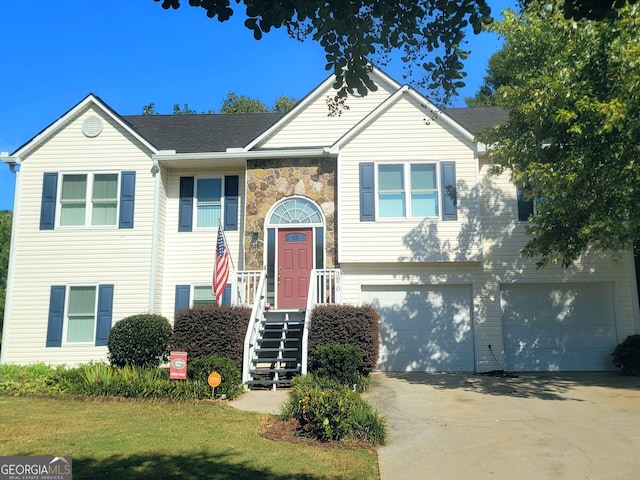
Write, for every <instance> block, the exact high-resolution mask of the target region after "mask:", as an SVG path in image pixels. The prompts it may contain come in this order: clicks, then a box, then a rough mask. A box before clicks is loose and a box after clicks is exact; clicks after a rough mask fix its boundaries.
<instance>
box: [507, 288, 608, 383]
mask: <svg viewBox="0 0 640 480" xmlns="http://www.w3.org/2000/svg"><path fill="white" fill-rule="evenodd" d="M501 290H502V292H501V303H502V312H503V334H504V351H505V357H506V365H507V369H509V370H514V371H557V370H567V371H569V370H573V371H576V370H583V371H598V370H611V369H612V368H613V367H612V364H611V356H610V354H611V352H612V351H613V349H614V348H615V346H616V344H617V343H618V340H617V335H616V328H615V316H614V315H615V313H614V312H615V310H614V304H613V285H611V284H604V283H598V284H517V285H503V286H502V287H501Z"/></svg>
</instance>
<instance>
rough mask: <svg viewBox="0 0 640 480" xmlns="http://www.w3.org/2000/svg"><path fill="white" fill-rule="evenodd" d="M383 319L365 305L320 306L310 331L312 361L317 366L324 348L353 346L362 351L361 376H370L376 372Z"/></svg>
mask: <svg viewBox="0 0 640 480" xmlns="http://www.w3.org/2000/svg"><path fill="white" fill-rule="evenodd" d="M379 319H380V315H379V314H378V312H376V310H375V309H374V308H373V307H371V306H369V305H365V306H362V307H355V306H351V305H318V306H316V307H315V308H314V309H313V312H312V313H311V326H310V327H309V360H310V362H311V363H312V364H313V363H315V361H316V359H315V351H316V348H317V347H319V346H320V345H327V344H331V343H341V344H350V345H354V346H356V347H358V349H359V350H360V351H361V352H362V356H363V360H362V365H361V367H360V369H359V370H360V372H361V373H362V374H363V375H368V374H369V373H371V372H372V371H373V370H375V368H376V364H377V363H378V353H379V342H380V340H379V335H380V326H379V324H378V321H379Z"/></svg>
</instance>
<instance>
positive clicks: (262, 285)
mask: <svg viewBox="0 0 640 480" xmlns="http://www.w3.org/2000/svg"><path fill="white" fill-rule="evenodd" d="M256 293H257V295H255V297H254V299H253V308H252V309H251V317H249V325H247V333H246V334H245V337H244V352H243V358H242V384H243V385H244V386H245V388H247V382H248V381H250V380H251V378H250V377H251V374H250V373H249V371H250V370H251V358H252V357H253V350H254V348H255V344H256V339H257V336H258V331H259V330H260V321H261V320H262V318H263V317H264V308H265V305H266V303H267V299H266V294H267V272H266V271H264V270H262V271H261V272H260V278H259V280H258V288H257V290H256Z"/></svg>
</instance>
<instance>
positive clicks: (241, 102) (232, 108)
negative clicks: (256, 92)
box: [220, 92, 269, 113]
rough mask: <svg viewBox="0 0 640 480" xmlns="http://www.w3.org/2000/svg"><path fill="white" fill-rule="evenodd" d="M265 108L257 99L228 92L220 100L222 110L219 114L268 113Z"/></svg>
mask: <svg viewBox="0 0 640 480" xmlns="http://www.w3.org/2000/svg"><path fill="white" fill-rule="evenodd" d="M268 111H269V109H268V108H267V106H266V105H265V104H264V103H262V102H261V101H260V100H258V99H257V98H251V97H247V96H245V95H238V94H237V93H235V92H229V93H228V94H227V97H226V98H225V99H223V100H222V109H221V110H220V113H247V112H255V113H262V112H268Z"/></svg>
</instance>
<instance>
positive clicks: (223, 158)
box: [1, 69, 639, 380]
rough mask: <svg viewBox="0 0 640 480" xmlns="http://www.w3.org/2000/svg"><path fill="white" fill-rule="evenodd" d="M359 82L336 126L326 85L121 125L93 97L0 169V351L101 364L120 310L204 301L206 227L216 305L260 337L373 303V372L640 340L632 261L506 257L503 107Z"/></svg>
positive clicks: (560, 353)
mask: <svg viewBox="0 0 640 480" xmlns="http://www.w3.org/2000/svg"><path fill="white" fill-rule="evenodd" d="M372 78H373V80H374V81H375V83H376V85H377V86H378V89H377V90H376V91H374V92H371V93H370V94H369V95H367V96H365V97H358V96H349V97H348V98H347V99H346V101H345V103H344V105H343V106H342V107H341V108H340V109H339V111H337V112H335V111H334V112H333V113H334V114H332V115H330V114H329V112H330V109H329V106H328V104H329V103H331V102H330V100H331V99H332V98H333V97H334V95H335V90H334V89H333V87H332V83H333V79H332V78H328V79H327V80H326V81H325V82H324V83H322V84H321V85H319V86H318V87H317V88H316V89H315V90H313V91H312V92H311V93H309V94H308V95H307V96H306V97H305V98H304V99H303V100H301V101H300V102H299V104H298V105H297V106H296V107H295V108H294V109H293V110H291V111H290V112H288V113H287V114H284V115H283V114H271V113H265V114H238V115H152V116H127V115H121V114H119V113H118V112H115V111H114V110H113V109H111V108H110V107H109V106H108V105H107V104H106V103H105V102H103V101H102V100H101V99H100V98H98V97H96V96H94V95H88V96H87V97H86V98H85V99H83V100H82V101H81V102H80V103H78V104H77V105H76V106H74V107H73V108H71V110H69V111H68V112H66V113H65V114H63V115H62V116H61V117H60V118H59V119H58V120H56V121H55V122H53V123H52V124H51V125H49V126H48V127H46V128H45V129H44V130H42V131H41V132H40V133H39V134H37V135H36V136H35V137H33V139H31V140H30V141H29V142H27V143H26V144H25V145H23V146H22V147H20V148H19V149H18V150H17V151H16V152H14V153H13V154H12V155H10V156H7V157H5V158H3V161H4V162H6V163H8V164H9V165H10V166H11V167H12V169H13V170H15V171H16V194H15V195H16V196H15V210H14V225H13V236H12V250H11V258H10V266H9V282H8V291H7V299H6V310H5V320H4V332H3V345H2V352H1V355H2V358H1V361H2V362H6V363H32V362H46V363H50V364H67V365H73V364H78V363H83V362H89V361H92V360H104V359H106V355H107V347H106V340H107V337H108V332H109V329H110V327H111V326H112V325H113V324H114V323H115V322H117V321H118V320H119V319H122V318H124V317H127V316H129V315H133V314H137V313H143V312H154V313H158V314H161V315H164V316H166V317H167V318H169V319H170V320H172V319H173V318H174V312H175V311H176V310H177V309H180V308H184V307H189V306H192V305H198V304H206V303H211V302H212V299H213V297H212V293H211V276H212V268H213V262H214V255H215V245H216V236H217V231H218V227H219V225H222V227H223V229H224V233H225V237H226V242H227V245H228V249H229V252H230V257H231V262H230V265H231V275H230V277H229V285H228V289H227V291H226V295H225V299H226V300H225V301H229V302H232V303H243V304H247V305H250V306H252V308H253V314H252V315H253V316H252V321H251V322H252V323H253V322H256V325H257V324H258V323H259V320H260V318H262V316H263V315H264V312H265V310H269V311H270V312H289V313H291V315H292V316H293V312H297V314H298V317H300V316H302V317H304V316H305V314H308V312H309V310H310V309H311V308H312V307H313V305H314V304H315V303H326V302H334V303H346V304H356V305H362V304H371V305H373V306H374V307H375V308H376V309H377V310H378V311H379V312H380V315H381V325H380V327H381V338H380V342H381V345H380V347H381V350H380V351H381V355H380V360H379V365H378V368H379V369H380V370H385V371H411V370H414V371H488V370H494V369H499V368H502V367H504V369H506V370H510V371H550V370H565V371H569V370H608V369H611V368H612V365H611V357H610V353H611V352H612V350H613V349H614V348H615V346H616V345H617V344H618V343H619V342H620V341H622V340H623V339H624V338H625V337H626V336H627V335H629V334H633V333H637V332H638V331H639V327H638V325H639V323H638V318H639V314H638V298H637V292H636V279H635V270H634V266H633V257H632V253H631V252H612V253H597V252H594V253H589V254H587V255H584V257H583V258H581V260H580V261H579V262H577V263H576V264H575V265H574V266H572V267H571V268H568V269H562V268H560V267H559V266H549V267H545V268H542V269H536V267H535V261H530V260H525V259H523V258H521V256H520V250H521V248H522V246H523V245H524V243H525V241H526V236H525V225H526V220H527V215H528V210H527V205H524V203H523V200H522V199H520V201H519V199H518V195H517V191H516V187H515V186H514V185H513V184H511V183H510V179H509V176H508V174H504V175H501V176H494V175H490V173H489V170H490V165H489V164H488V161H487V153H486V148H485V146H484V145H482V144H480V143H478V142H477V141H476V140H475V138H474V132H477V131H479V130H480V129H482V128H484V127H487V126H490V125H493V124H495V123H497V122H502V121H504V120H505V113H504V112H503V111H500V110H498V109H491V108H490V109H449V110H447V111H444V112H443V111H439V110H438V109H437V108H435V106H434V105H433V104H431V103H430V102H429V100H427V99H426V98H424V97H423V96H421V95H420V94H419V93H417V92H416V91H415V90H413V89H412V88H410V87H408V86H403V85H400V84H398V83H397V82H396V81H394V80H393V79H391V78H389V77H388V76H386V75H385V74H384V73H383V72H381V71H379V70H377V69H374V70H373V72H372ZM334 107H335V105H334ZM519 203H520V205H519ZM519 207H520V208H519ZM286 315H287V317H288V313H287V314H286ZM254 327H255V326H254V325H249V326H248V336H247V339H248V340H247V348H250V346H251V345H253V344H255V342H256V339H255V338H253V336H256V335H257V336H259V335H260V328H258V327H255V328H254ZM303 340H306V338H303ZM305 353H306V352H303V353H302V357H303V358H302V359H300V360H296V362H298V363H300V362H302V363H304V360H305V357H306V355H305ZM251 355H252V354H251V352H245V358H246V359H247V362H248V363H250V362H251V360H250V359H251ZM298 366H300V365H298ZM304 368H305V367H304V365H303V366H302V370H303V371H304ZM247 375H248V374H247V372H245V380H247V379H249V378H250V376H247Z"/></svg>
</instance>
